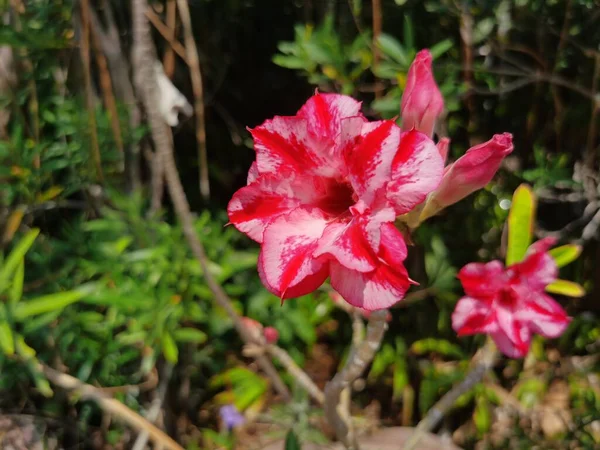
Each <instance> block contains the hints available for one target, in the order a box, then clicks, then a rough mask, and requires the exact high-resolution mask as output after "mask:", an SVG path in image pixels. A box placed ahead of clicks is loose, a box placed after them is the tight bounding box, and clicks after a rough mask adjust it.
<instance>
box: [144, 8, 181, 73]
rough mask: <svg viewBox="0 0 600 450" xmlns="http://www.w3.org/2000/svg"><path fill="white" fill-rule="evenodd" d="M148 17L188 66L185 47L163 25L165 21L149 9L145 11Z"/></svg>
mask: <svg viewBox="0 0 600 450" xmlns="http://www.w3.org/2000/svg"><path fill="white" fill-rule="evenodd" d="M145 14H146V17H147V18H148V20H149V21H150V22H151V23H152V25H154V28H156V30H157V31H158V32H159V33H160V35H161V36H162V37H163V38H164V39H165V41H167V42H168V43H169V45H170V46H171V48H172V49H173V51H174V52H175V53H177V55H178V56H179V57H180V58H181V59H183V60H184V61H185V62H186V64H189V63H188V60H187V56H186V52H185V47H184V46H183V45H182V44H181V42H179V41H178V40H177V39H175V37H174V36H173V32H172V30H171V29H170V28H169V27H168V26H167V25H165V24H164V23H163V21H162V20H161V19H160V17H158V14H156V13H155V12H154V10H153V9H152V8H150V7H149V8H148V9H147V10H146V11H145Z"/></svg>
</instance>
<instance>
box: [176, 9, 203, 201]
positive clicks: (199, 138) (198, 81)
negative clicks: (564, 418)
mask: <svg viewBox="0 0 600 450" xmlns="http://www.w3.org/2000/svg"><path fill="white" fill-rule="evenodd" d="M177 8H178V9H179V17H180V18H181V24H182V25H183V33H184V41H185V50H186V55H187V61H188V65H189V67H190V76H191V77H192V90H193V91H194V111H195V113H196V142H197V143H198V165H199V170H200V172H199V176H200V194H202V197H203V198H204V199H205V200H208V198H209V197H210V184H209V181H208V157H207V154H206V124H205V123H204V88H203V87H202V71H201V70H200V60H199V59H198V49H197V48H196V42H195V41H194V33H193V31H192V19H191V17H190V10H189V8H188V4H187V0H177Z"/></svg>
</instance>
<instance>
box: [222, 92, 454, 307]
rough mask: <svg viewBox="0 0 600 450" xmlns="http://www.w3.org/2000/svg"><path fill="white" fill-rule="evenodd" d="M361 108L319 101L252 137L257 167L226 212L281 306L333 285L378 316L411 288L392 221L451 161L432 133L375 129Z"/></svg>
mask: <svg viewBox="0 0 600 450" xmlns="http://www.w3.org/2000/svg"><path fill="white" fill-rule="evenodd" d="M360 106H361V105H360V103H359V102H357V101H355V100H354V99H352V98H351V97H348V96H345V95H338V94H320V93H316V94H315V95H314V96H313V97H311V98H310V99H309V100H308V101H307V102H306V104H305V105H304V106H302V108H300V110H299V111H298V113H297V114H296V115H295V116H291V117H282V116H276V117H274V118H273V119H271V120H267V121H266V122H265V123H263V124H262V125H260V126H258V127H256V128H254V129H252V130H251V133H252V137H253V139H254V149H255V151H256V161H255V162H254V164H253V165H252V167H251V168H250V172H249V174H248V185H247V186H245V187H243V188H241V189H240V190H239V191H237V192H236V193H235V194H234V196H233V198H232V199H231V201H230V202H229V205H228V214H229V219H230V221H231V223H232V224H233V225H234V226H235V227H236V228H237V229H238V230H240V231H242V232H243V233H246V234H247V235H248V236H249V237H250V238H252V239H254V240H255V241H257V242H259V243H260V244H261V252H260V255H259V259H258V272H259V275H260V277H261V280H262V281H263V283H264V285H265V286H266V287H267V289H269V290H270V291H271V292H273V293H274V294H276V295H278V296H280V297H281V298H282V299H286V298H291V297H299V296H302V295H305V294H308V293H310V292H312V291H314V290H315V289H317V288H318V287H319V286H320V285H321V284H323V282H324V281H325V280H326V279H327V278H328V277H330V278H331V285H332V287H333V288H334V289H335V290H336V291H338V292H339V293H340V294H341V295H342V296H343V298H344V299H345V300H346V301H347V302H348V303H350V304H352V305H354V306H357V307H360V308H364V309H367V310H376V309H382V308H387V307H389V306H391V305H392V304H394V303H396V302H397V301H399V300H401V299H402V298H403V297H404V294H405V292H406V291H407V289H408V288H409V286H410V284H411V280H410V279H409V277H408V274H407V272H406V269H405V267H404V264H403V261H404V260H405V258H406V254H407V250H406V244H405V243H404V239H403V236H402V234H401V233H400V232H399V231H398V230H397V229H396V228H395V227H394V221H395V219H396V217H397V216H399V215H401V214H405V213H407V212H409V211H410V210H411V209H413V208H414V207H415V206H416V205H418V204H419V203H421V202H423V200H425V198H426V196H427V195H428V194H429V193H430V192H431V191H433V190H434V189H435V188H436V187H437V186H438V185H439V183H440V180H441V176H442V171H443V161H442V159H441V157H440V155H439V152H438V149H437V148H436V146H435V144H434V143H433V141H432V140H431V139H430V138H429V137H428V136H426V135H425V134H423V133H420V132H418V131H416V130H410V131H406V132H402V130H401V129H400V128H399V127H398V126H397V125H396V124H395V123H394V122H393V121H391V120H383V121H376V122H369V121H367V119H366V118H365V117H364V116H363V115H362V114H361V112H360Z"/></svg>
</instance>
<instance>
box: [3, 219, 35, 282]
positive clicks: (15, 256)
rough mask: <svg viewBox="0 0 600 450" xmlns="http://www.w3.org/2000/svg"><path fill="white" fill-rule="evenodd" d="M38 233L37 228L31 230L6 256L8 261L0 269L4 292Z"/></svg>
mask: <svg viewBox="0 0 600 450" xmlns="http://www.w3.org/2000/svg"><path fill="white" fill-rule="evenodd" d="M38 234H40V230H39V229H37V228H34V229H33V230H31V231H29V233H27V234H26V235H25V236H23V237H22V238H21V240H20V241H19V243H18V244H17V245H16V246H15V248H13V250H12V251H11V252H10V255H8V257H7V258H6V261H5V262H4V265H3V266H2V269H1V270H0V292H3V291H4V290H5V289H6V286H7V285H8V280H10V278H11V277H12V276H13V273H14V271H15V270H16V269H17V267H18V265H19V263H20V262H21V261H22V260H23V258H24V257H25V254H26V253H27V251H29V249H30V248H31V246H32V245H33V241H35V238H36V237H37V235H38Z"/></svg>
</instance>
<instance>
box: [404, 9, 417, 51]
mask: <svg viewBox="0 0 600 450" xmlns="http://www.w3.org/2000/svg"><path fill="white" fill-rule="evenodd" d="M402 32H403V36H404V42H403V44H404V46H405V47H406V48H407V49H409V50H412V49H413V48H414V47H415V32H414V30H413V22H412V19H411V17H410V16H409V15H406V14H405V15H404V29H403V30H402Z"/></svg>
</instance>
